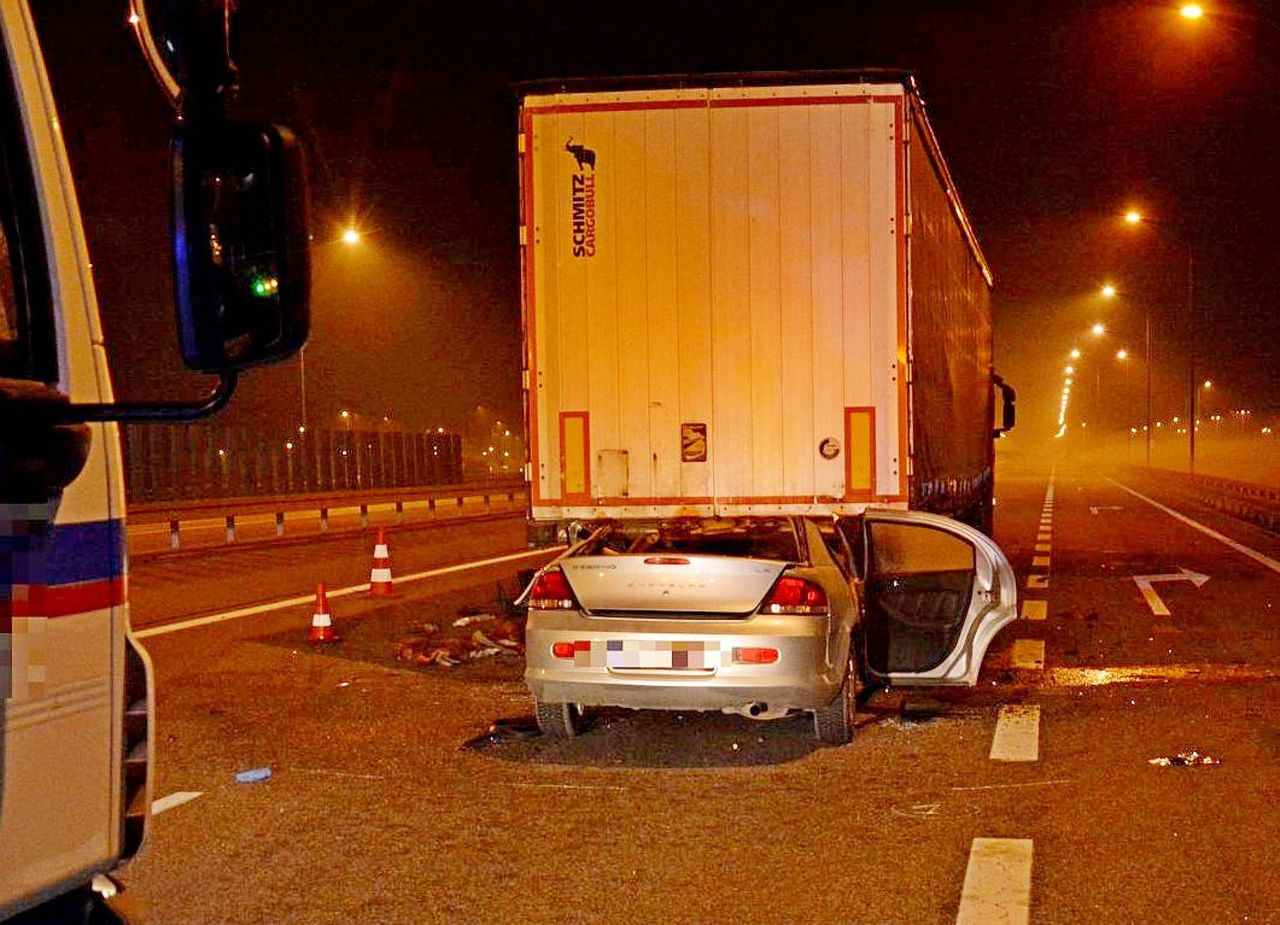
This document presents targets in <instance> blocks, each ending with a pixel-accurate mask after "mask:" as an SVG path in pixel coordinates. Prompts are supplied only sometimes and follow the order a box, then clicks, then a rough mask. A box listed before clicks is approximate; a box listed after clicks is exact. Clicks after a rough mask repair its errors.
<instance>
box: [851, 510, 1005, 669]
mask: <svg viewBox="0 0 1280 925" xmlns="http://www.w3.org/2000/svg"><path fill="white" fill-rule="evenodd" d="M861 521H862V523H861V536H860V537H858V539H860V540H861V543H860V545H861V551H862V556H863V562H862V565H863V569H862V577H863V586H862V597H863V619H864V624H863V626H864V632H863V645H864V647H865V658H866V663H867V668H868V670H869V671H870V673H871V674H872V675H873V676H874V677H877V678H878V679H881V680H886V681H888V682H890V683H892V684H897V685H905V684H946V685H966V686H969V687H972V686H973V685H974V684H976V683H977V681H978V670H979V669H980V668H981V667H982V658H983V656H984V655H985V654H986V651H987V646H988V645H990V643H991V640H992V639H994V638H995V635H996V633H998V632H999V631H1000V629H1001V628H1002V627H1004V626H1005V625H1006V624H1007V623H1009V622H1010V621H1011V620H1013V619H1014V618H1015V617H1016V616H1017V613H1018V610H1017V596H1018V591H1017V584H1016V582H1015V580H1014V576H1013V569H1012V568H1010V567H1009V560H1008V559H1006V558H1005V557H1004V553H1002V552H1001V551H1000V547H999V546H997V545H996V544H995V543H993V542H992V541H991V540H990V539H989V538H988V537H987V536H985V535H983V534H982V533H980V532H978V531H977V530H975V529H973V528H972V527H970V526H967V525H965V524H962V523H960V522H959V521H956V520H952V519H951V518H949V517H940V516H938V515H937V514H926V513H923V512H921V511H900V510H883V511H877V510H869V511H867V512H866V513H865V514H864V515H863V516H862V518H861ZM850 526H852V524H850ZM850 538H851V539H852V537H850Z"/></svg>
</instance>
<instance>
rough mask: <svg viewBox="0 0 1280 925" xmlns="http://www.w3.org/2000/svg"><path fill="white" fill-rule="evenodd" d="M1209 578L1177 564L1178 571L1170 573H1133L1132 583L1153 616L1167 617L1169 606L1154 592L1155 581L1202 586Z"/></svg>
mask: <svg viewBox="0 0 1280 925" xmlns="http://www.w3.org/2000/svg"><path fill="white" fill-rule="evenodd" d="M1208 580H1209V576H1208V575H1201V574H1200V573H1199V572H1193V571H1191V569H1189V568H1183V567H1182V566H1181V565H1180V566H1178V572H1176V573H1174V574H1171V575H1134V576H1133V583H1134V584H1135V585H1137V586H1138V590H1139V591H1141V592H1142V596H1143V598H1144V599H1145V600H1146V602H1147V606H1148V607H1150V608H1151V613H1152V615H1153V616H1157V617H1167V616H1169V608H1168V607H1167V606H1166V605H1165V602H1164V601H1163V600H1161V599H1160V595H1159V594H1157V593H1156V589H1155V587H1154V585H1155V583H1156V582H1157V581H1189V582H1191V583H1192V584H1193V585H1195V586H1196V587H1197V588H1202V587H1204V584H1205V582H1207V581H1208Z"/></svg>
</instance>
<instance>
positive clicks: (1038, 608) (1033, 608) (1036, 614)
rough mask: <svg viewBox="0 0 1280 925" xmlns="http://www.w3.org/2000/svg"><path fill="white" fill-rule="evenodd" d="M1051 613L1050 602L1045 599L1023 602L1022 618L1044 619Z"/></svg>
mask: <svg viewBox="0 0 1280 925" xmlns="http://www.w3.org/2000/svg"><path fill="white" fill-rule="evenodd" d="M1048 614H1049V602H1048V601H1045V600H1038V601H1027V600H1024V601H1023V602H1022V619H1024V620H1043V619H1044V618H1045V617H1047V616H1048Z"/></svg>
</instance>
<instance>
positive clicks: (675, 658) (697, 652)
mask: <svg viewBox="0 0 1280 925" xmlns="http://www.w3.org/2000/svg"><path fill="white" fill-rule="evenodd" d="M591 655H592V659H591V660H592V662H594V663H595V664H597V665H598V664H600V663H601V662H603V663H604V665H605V667H606V668H675V669H689V668H692V669H697V668H703V669H706V668H718V667H719V666H720V643H719V641H717V640H711V641H706V640H701V639H698V640H693V641H691V642H689V641H675V640H666V639H610V640H608V641H607V642H592V643H591Z"/></svg>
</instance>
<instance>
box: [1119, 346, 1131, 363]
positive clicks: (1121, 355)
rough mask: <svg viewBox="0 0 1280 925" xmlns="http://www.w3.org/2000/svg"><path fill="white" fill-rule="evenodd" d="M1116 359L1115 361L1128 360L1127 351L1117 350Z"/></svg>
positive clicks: (1123, 349)
mask: <svg viewBox="0 0 1280 925" xmlns="http://www.w3.org/2000/svg"><path fill="white" fill-rule="evenodd" d="M1116 359H1117V360H1127V359H1129V351H1128V350H1126V349H1125V348H1123V347H1121V348H1120V349H1119V350H1117V351H1116Z"/></svg>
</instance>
